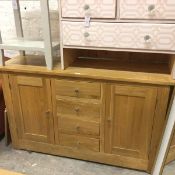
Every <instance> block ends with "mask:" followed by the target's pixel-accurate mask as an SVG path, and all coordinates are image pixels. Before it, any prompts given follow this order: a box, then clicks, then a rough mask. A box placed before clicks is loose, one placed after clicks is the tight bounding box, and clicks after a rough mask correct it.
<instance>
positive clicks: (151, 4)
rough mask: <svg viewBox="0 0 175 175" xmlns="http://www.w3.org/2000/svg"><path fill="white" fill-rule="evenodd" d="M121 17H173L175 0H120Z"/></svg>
mask: <svg viewBox="0 0 175 175" xmlns="http://www.w3.org/2000/svg"><path fill="white" fill-rule="evenodd" d="M120 18H121V19H164V20H172V19H175V0H134V1H131V0H120Z"/></svg>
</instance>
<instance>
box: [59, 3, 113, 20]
mask: <svg viewBox="0 0 175 175" xmlns="http://www.w3.org/2000/svg"><path fill="white" fill-rule="evenodd" d="M61 10H62V17H68V18H84V17H85V15H86V14H87V13H88V14H89V15H90V16H91V18H115V17H116V0H61Z"/></svg>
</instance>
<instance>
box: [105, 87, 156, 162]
mask: <svg viewBox="0 0 175 175" xmlns="http://www.w3.org/2000/svg"><path fill="white" fill-rule="evenodd" d="M108 88H109V89H110V90H108V92H110V94H107V101H106V122H105V125H106V126H105V152H107V153H110V154H117V155H121V156H126V157H134V158H138V159H143V160H148V152H149V146H150V140H151V130H152V125H153V116H154V111H155V106H156V96H157V88H154V87H149V86H148V87H146V86H134V85H111V86H109V87H108Z"/></svg>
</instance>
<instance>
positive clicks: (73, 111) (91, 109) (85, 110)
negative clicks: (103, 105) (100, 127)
mask: <svg viewBox="0 0 175 175" xmlns="http://www.w3.org/2000/svg"><path fill="white" fill-rule="evenodd" d="M57 115H58V116H71V117H74V118H79V119H85V120H90V121H95V122H99V121H100V104H97V103H93V104H92V103H84V102H81V101H79V102H76V101H67V100H63V99H57Z"/></svg>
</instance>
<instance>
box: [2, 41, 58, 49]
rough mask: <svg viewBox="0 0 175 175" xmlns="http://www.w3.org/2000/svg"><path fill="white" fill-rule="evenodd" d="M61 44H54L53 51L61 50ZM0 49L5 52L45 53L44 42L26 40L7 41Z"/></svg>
mask: <svg viewBox="0 0 175 175" xmlns="http://www.w3.org/2000/svg"><path fill="white" fill-rule="evenodd" d="M59 45H60V44H59V42H52V48H53V50H56V49H58V48H59ZM0 49H4V50H16V51H20V50H22V51H39V52H44V50H45V48H44V41H32V40H25V39H12V40H7V41H5V42H3V43H2V44H0Z"/></svg>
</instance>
